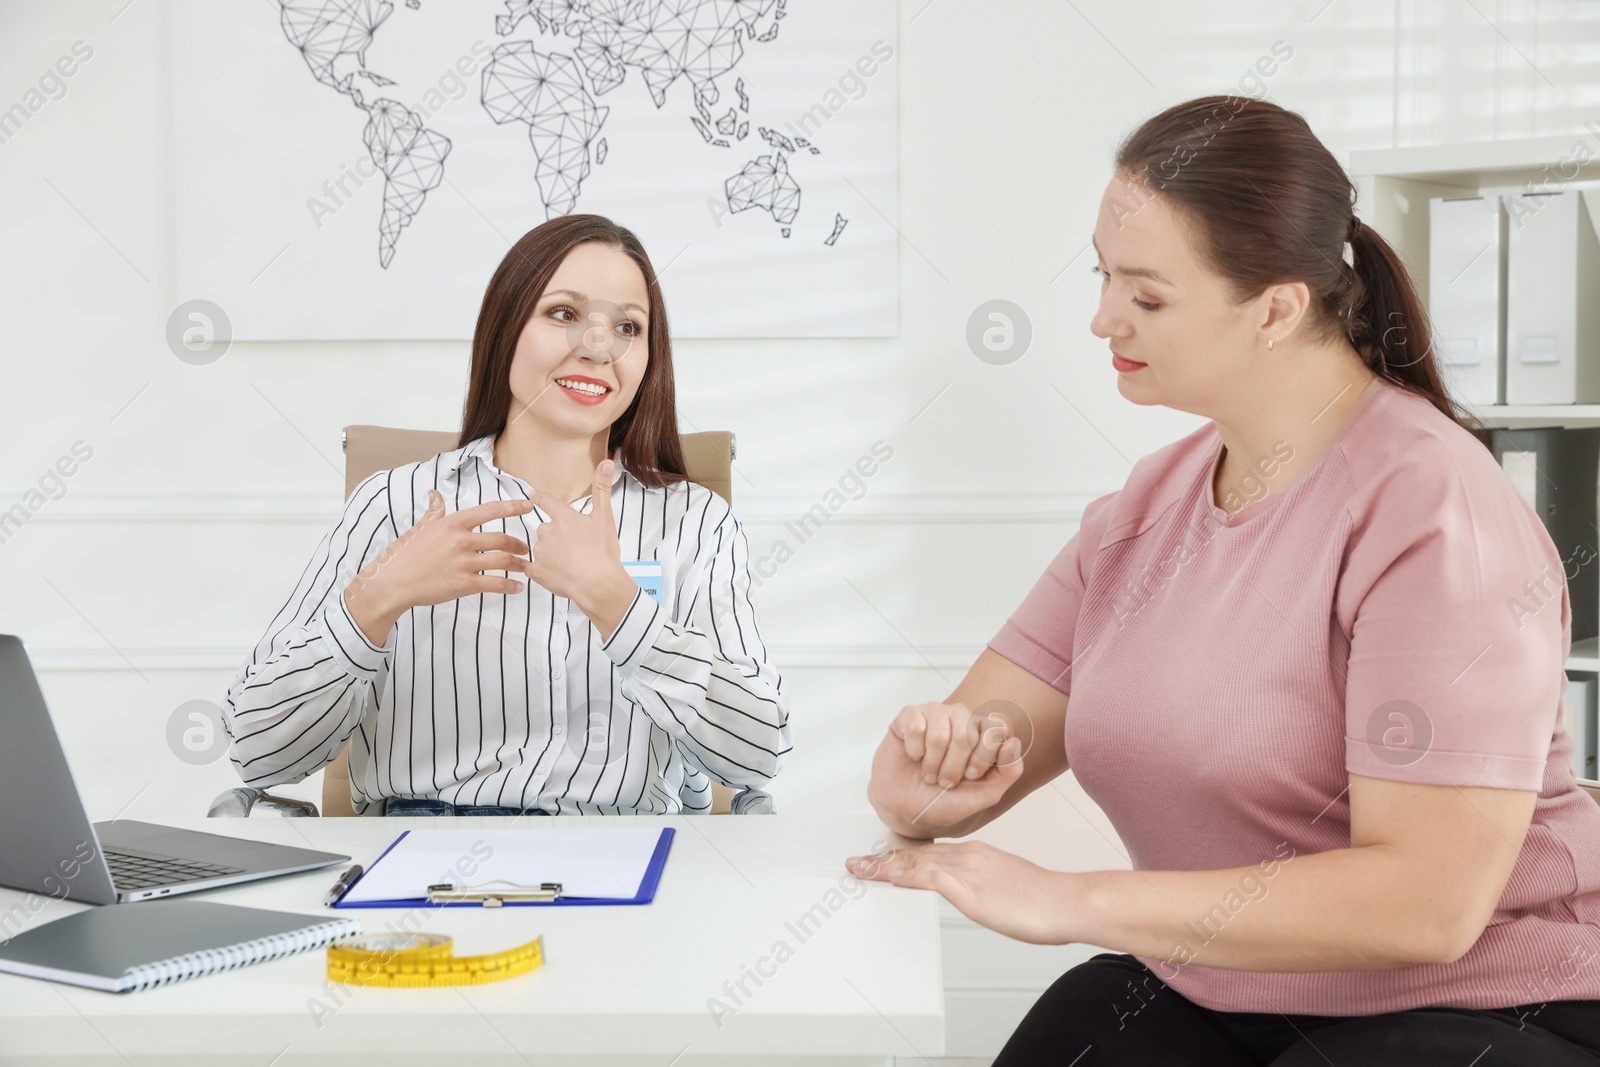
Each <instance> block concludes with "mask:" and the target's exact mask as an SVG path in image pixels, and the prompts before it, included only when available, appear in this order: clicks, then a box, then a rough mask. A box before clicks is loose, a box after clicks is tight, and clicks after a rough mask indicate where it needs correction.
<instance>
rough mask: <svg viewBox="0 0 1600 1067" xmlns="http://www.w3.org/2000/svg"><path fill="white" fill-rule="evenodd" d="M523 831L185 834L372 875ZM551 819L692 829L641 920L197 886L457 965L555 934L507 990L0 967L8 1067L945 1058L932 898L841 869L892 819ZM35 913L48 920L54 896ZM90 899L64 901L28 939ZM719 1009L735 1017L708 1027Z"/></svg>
mask: <svg viewBox="0 0 1600 1067" xmlns="http://www.w3.org/2000/svg"><path fill="white" fill-rule="evenodd" d="M512 821H513V820H511V819H499V818H484V819H432V818H415V819H404V818H395V819H375V818H373V819H368V818H345V819H275V818H255V819H248V820H243V819H238V820H234V819H211V820H206V819H195V820H192V821H188V822H185V823H183V824H182V825H185V826H188V827H190V828H192V829H197V830H208V831H211V832H214V833H229V834H235V835H239V836H247V837H253V838H257V839H259V840H264V841H277V842H281V843H283V844H299V845H309V846H310V847H313V848H322V849H328V850H331V851H336V852H346V853H349V854H350V855H351V856H353V857H355V860H356V861H357V862H362V863H370V862H371V861H372V860H373V859H375V858H376V857H377V855H378V854H379V853H380V852H381V851H382V850H383V848H384V847H385V846H386V845H387V844H388V843H389V842H390V841H391V840H393V838H394V837H395V836H396V835H397V834H399V832H400V831H401V830H404V829H407V828H416V829H425V828H443V827H447V826H463V825H472V826H480V825H481V826H483V827H485V828H488V827H494V826H505V825H509V824H511V823H512ZM521 825H527V822H526V820H524V821H523V822H522V823H521ZM537 825H538V826H539V827H541V828H543V827H571V826H594V825H604V826H617V825H650V826H661V825H669V826H675V827H677V830H678V832H677V835H676V840H675V841H674V843H673V846H672V853H671V855H670V857H669V859H668V861H667V867H666V871H665V874H664V875H663V877H662V880H661V885H660V888H659V890H658V892H657V894H656V899H655V901H654V903H652V904H649V905H642V906H621V907H615V906H613V907H565V908H562V907H555V908H550V907H515V908H502V909H477V908H443V909H432V908H419V909H411V910H407V909H383V910H369V909H338V910H330V909H324V908H322V907H321V906H320V902H321V899H322V896H323V894H324V893H325V892H326V891H327V889H328V887H329V886H330V885H331V884H332V883H333V880H334V878H335V877H336V875H337V873H338V872H339V871H340V870H342V869H343V868H342V867H335V868H329V869H327V870H324V871H316V872H311V873H307V874H299V875H290V876H287V877H283V878H276V879H271V880H268V881H264V882H256V883H251V884H248V885H243V886H232V887H228V888H225V889H220V890H213V891H210V892H206V893H200V894H196V895H195V899H208V900H218V901H226V902H231V903H237V904H245V905H251V906H256V907H267V908H279V909H283V910H288V911H298V912H305V913H308V914H317V915H323V916H325V915H329V914H336V915H341V916H351V917H354V918H356V919H358V920H359V921H360V922H361V924H362V930H363V932H366V933H377V932H381V931H383V930H384V929H386V928H392V927H393V926H394V925H397V924H399V923H400V921H401V920H402V918H403V917H409V918H408V926H407V928H409V929H420V930H426V931H431V932H435V933H445V934H449V935H451V936H452V937H454V938H455V950H456V952H457V953H458V954H461V955H475V954H478V953H483V952H490V951H495V950H498V949H503V948H508V947H510V946H513V945H517V944H521V943H523V942H525V941H528V940H530V939H532V938H533V937H535V936H540V935H542V936H543V937H544V948H545V960H546V962H545V965H544V966H543V967H542V968H540V969H538V970H536V971H533V972H532V973H530V974H526V975H522V976H519V977H517V978H512V979H509V980H507V981H504V982H499V983H493V984H489V985H481V986H463V987H455V988H444V989H400V990H389V989H376V988H371V987H360V986H350V987H338V986H334V985H332V984H330V983H329V982H328V980H327V974H326V969H325V968H326V957H325V953H324V952H322V951H320V950H318V951H313V952H305V953H300V954H298V955H295V956H290V957H287V958H285V959H279V960H273V961H270V962H267V963H260V964H253V965H251V966H248V967H243V968H239V969H238V970H234V971H230V972H227V973H224V974H220V975H215V976H212V977H208V978H199V979H191V980H188V981H183V982H178V983H175V984H173V985H170V986H164V987H161V988H158V989H153V990H147V991H145V992H141V993H131V994H123V995H117V994H111V993H101V992H97V991H94V990H89V989H81V988H78V987H75V986H66V985H58V984H55V983H51V982H43V981H36V980H31V979H26V978H19V977H16V976H12V975H0V1063H4V1062H6V1061H8V1060H9V1061H13V1062H15V1061H18V1060H20V1059H22V1058H24V1057H26V1058H29V1061H30V1062H32V1058H33V1057H40V1058H50V1059H57V1058H63V1059H80V1058H81V1059H84V1060H85V1061H87V1059H89V1058H106V1060H107V1061H108V1062H118V1063H122V1062H128V1061H129V1060H134V1059H136V1058H137V1057H141V1056H185V1055H190V1056H200V1055H206V1056H207V1057H208V1058H214V1057H215V1056H216V1054H218V1053H223V1052H225V1053H229V1054H231V1055H234V1056H238V1057H245V1058H248V1060H249V1061H250V1062H253V1063H256V1064H261V1065H265V1064H267V1063H269V1062H273V1063H276V1064H282V1065H287V1064H290V1063H294V1062H296V1061H299V1062H303V1063H309V1062H314V1061H316V1060H320V1059H323V1058H325V1057H326V1058H328V1059H329V1060H330V1061H331V1059H332V1058H333V1057H341V1058H342V1059H343V1061H344V1062H347V1063H348V1062H350V1058H351V1057H352V1055H359V1054H374V1055H377V1054H381V1055H383V1056H384V1058H385V1059H386V1061H387V1062H390V1063H395V1062H401V1061H407V1060H409V1057H410V1056H416V1057H418V1058H419V1059H418V1062H422V1059H423V1058H426V1059H431V1060H432V1061H433V1062H445V1061H442V1060H440V1059H439V1058H438V1057H439V1056H440V1055H442V1054H446V1053H452V1054H456V1055H460V1054H472V1055H477V1056H481V1057H484V1058H485V1059H486V1060H488V1061H493V1060H495V1059H497V1058H501V1057H506V1058H509V1060H510V1061H512V1062H519V1063H520V1062H540V1061H541V1060H543V1059H544V1057H547V1056H548V1057H553V1058H554V1060H553V1061H559V1062H566V1063H573V1062H583V1061H582V1060H580V1059H577V1058H575V1054H606V1055H607V1056H608V1057H617V1058H615V1059H612V1058H608V1059H607V1060H606V1061H605V1062H607V1063H612V1062H615V1063H623V1062H632V1061H634V1060H637V1061H638V1062H650V1063H655V1064H658V1065H661V1067H665V1065H666V1064H668V1063H669V1062H670V1063H673V1064H674V1065H675V1067H685V1065H687V1064H689V1063H692V1062H712V1063H714V1062H718V1060H719V1059H720V1058H722V1057H728V1059H727V1060H724V1061H723V1062H730V1063H731V1062H736V1061H738V1060H744V1061H745V1062H748V1060H749V1058H750V1057H752V1056H756V1055H761V1056H766V1055H774V1054H782V1055H785V1056H788V1057H794V1058H795V1059H794V1061H793V1062H801V1061H802V1060H803V1059H810V1058H812V1057H817V1058H822V1059H827V1058H837V1059H835V1062H843V1061H846V1060H848V1059H850V1058H861V1059H862V1061H863V1062H864V1061H866V1060H867V1059H872V1058H876V1059H879V1060H880V1061H881V1059H882V1058H883V1057H888V1056H908V1057H916V1056H921V1057H927V1056H937V1055H939V1054H940V1053H942V1051H943V1048H944V1000H943V989H942V976H941V970H940V958H939V919H938V910H937V907H936V902H937V897H936V896H935V895H934V894H932V893H928V892H925V891H919V890H909V889H900V888H897V887H894V886H890V885H887V884H885V883H865V882H857V881H855V880H854V879H853V878H851V877H850V876H849V874H848V873H847V872H846V871H845V870H844V866H843V860H844V857H845V856H848V855H853V854H865V853H868V852H871V851H873V849H874V846H875V845H877V844H878V843H879V842H881V841H882V840H883V838H884V837H885V836H886V833H885V831H884V829H883V827H882V826H881V825H880V824H879V823H878V821H877V820H876V819H874V818H872V817H870V816H845V815H833V816H800V815H744V816H673V817H666V818H656V819H652V818H645V817H618V818H594V817H563V818H559V819H548V820H544V819H541V820H539V821H538V823H537ZM25 896H26V895H25V894H22V893H18V892H14V891H12V890H8V889H0V914H6V913H14V911H15V909H16V908H17V907H19V906H26V902H25V900H24V898H25ZM32 906H33V907H34V908H36V909H37V908H38V906H39V898H38V897H34V898H33V904H32ZM120 906H123V907H137V906H138V905H120ZM78 907H79V905H73V904H63V903H61V902H58V901H50V902H48V903H47V904H46V905H45V906H44V907H43V908H42V909H39V910H37V913H36V914H33V915H32V918H31V919H30V920H28V921H29V925H32V924H34V923H38V922H44V921H47V920H48V919H50V918H53V917H59V916H60V915H65V914H67V913H69V912H70V911H72V910H76V908H78ZM806 916H809V918H806V919H805V920H804V921H802V917H806ZM752 975H755V976H756V977H754V978H753V977H750V976H752ZM741 979H742V980H743V985H744V991H745V992H744V993H741V992H740V991H739V990H738V988H737V986H738V984H739V982H740V981H741ZM758 981H759V985H758ZM745 994H748V995H745ZM712 998H716V999H717V1000H719V1001H721V1003H722V1005H723V1006H725V1008H726V1009H728V1010H729V1011H731V1014H722V1015H721V1017H720V1018H714V1017H713V1009H714V1008H716V1005H715V1004H714V1003H713V1002H712ZM718 1011H719V1012H720V1011H721V1009H718ZM408 1054H409V1055H408ZM274 1057H279V1058H278V1059H276V1060H274ZM675 1057H677V1058H676V1059H675ZM125 1058H126V1059H125ZM57 1061H58V1062H61V1060H57ZM480 1062H482V1061H480ZM595 1062H598V1061H595Z"/></svg>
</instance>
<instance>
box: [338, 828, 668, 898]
mask: <svg viewBox="0 0 1600 1067" xmlns="http://www.w3.org/2000/svg"><path fill="white" fill-rule="evenodd" d="M410 832H411V831H410V830H405V831H402V832H401V834H400V836H399V837H397V838H395V839H394V840H393V841H391V842H389V847H388V848H386V849H384V850H383V852H382V854H381V855H379V856H378V858H377V859H375V860H373V861H372V864H371V866H369V867H367V868H366V869H365V870H363V871H362V872H361V878H365V877H366V876H367V875H368V874H369V873H371V872H372V870H373V869H374V868H376V867H377V866H378V864H380V863H382V862H383V857H384V856H387V855H388V854H389V853H390V852H392V851H394V847H395V846H396V845H398V844H399V843H400V842H402V841H404V840H405V839H406V835H407V834H409V833H410ZM676 834H677V830H675V829H673V828H672V827H670V826H664V827H662V828H661V837H660V839H659V840H657V841H656V850H655V852H653V853H652V854H651V856H650V865H649V866H648V867H646V868H645V872H644V878H643V879H642V880H641V881H640V882H639V891H638V892H637V893H635V894H634V895H633V896H632V897H567V896H563V897H558V898H557V899H555V900H508V901H506V902H505V903H504V904H502V905H501V907H506V908H522V907H534V908H544V907H551V906H559V905H562V904H573V905H599V904H648V903H650V902H651V901H653V900H654V899H655V898H656V886H657V885H659V884H660V883H661V872H662V871H663V870H664V869H665V868H666V866H667V853H668V852H670V851H672V839H673V837H674V836H675V835H676ZM361 878H357V879H356V880H355V881H353V882H351V883H350V885H349V886H348V887H346V889H345V891H344V892H343V893H341V894H340V895H339V899H338V900H336V901H334V903H333V906H334V907H336V908H417V907H422V908H481V907H483V905H482V904H480V903H478V902H477V901H473V900H456V901H449V902H447V903H439V904H435V903H432V902H431V901H429V900H428V898H427V897H425V896H422V897H407V898H401V899H397V900H363V901H357V902H351V903H348V904H347V903H345V897H347V896H349V895H350V890H352V889H354V888H355V887H356V886H358V885H360V884H361Z"/></svg>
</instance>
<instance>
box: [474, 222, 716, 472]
mask: <svg viewBox="0 0 1600 1067" xmlns="http://www.w3.org/2000/svg"><path fill="white" fill-rule="evenodd" d="M591 243H593V244H602V245H606V246H608V247H610V248H616V249H620V250H621V251H623V252H625V253H627V255H628V257H629V258H630V259H632V260H633V261H634V263H635V264H637V265H638V267H639V271H640V273H642V274H643V275H644V283H645V288H646V289H648V290H649V293H650V306H649V309H648V314H649V345H648V347H647V349H646V351H647V353H648V361H647V363H646V366H645V371H644V377H643V379H641V381H640V382H639V391H638V392H637V393H636V394H634V398H633V403H631V404H629V405H628V410H626V411H624V412H623V413H622V414H621V415H620V416H619V417H618V418H617V421H615V422H613V423H612V424H611V431H610V434H609V436H608V440H607V445H606V451H607V453H608V454H609V453H615V452H616V451H617V449H618V448H620V449H622V465H623V466H624V467H626V468H627V470H628V471H629V472H630V473H631V474H632V475H633V476H634V477H635V478H637V479H639V481H641V482H643V483H644V484H645V485H648V486H651V487H653V488H661V487H663V486H668V485H672V484H673V483H675V482H682V481H687V480H688V477H689V475H688V470H687V468H686V467H685V465H684V461H683V445H682V443H681V441H680V440H679V438H678V405H677V399H676V395H675V393H674V390H673V384H672V339H671V337H670V335H669V334H668V332H667V309H666V305H665V304H664V303H663V301H662V299H661V286H660V284H658V283H657V281H656V272H655V268H654V267H652V266H651V265H650V257H649V256H648V255H646V254H645V250H644V245H642V244H640V243H639V238H637V237H635V236H634V235H633V232H632V231H631V230H628V229H626V228H625V227H622V226H618V225H617V224H616V223H614V222H612V221H611V220H610V219H608V218H605V217H603V216H601V215H563V216H562V217H560V218H555V219H551V220H550V221H548V222H544V223H541V224H539V225H538V226H535V227H534V228H533V229H531V230H529V231H528V232H527V233H525V234H523V235H522V239H521V240H519V241H518V242H517V243H516V244H514V245H512V246H511V251H509V252H507V253H506V256H505V258H504V259H502V260H501V261H500V266H499V267H497V268H495V272H494V277H492V278H490V279H489V287H488V288H487V289H486V290H484V294H483V306H482V307H481V308H479V310H478V325H477V328H476V329H475V330H474V331H473V333H472V375H471V378H470V381H469V383H468V386H467V402H466V406H465V409H464V410H463V412H462V415H461V438H460V440H459V441H458V442H457V447H462V446H464V445H466V444H467V443H468V442H469V441H475V440H477V439H478V438H480V437H484V436H486V435H489V434H495V435H498V434H500V433H501V432H502V431H503V430H505V428H506V418H507V416H508V414H509V412H510V410H511V401H512V396H511V359H512V356H513V355H514V354H515V353H516V350H517V339H518V338H519V337H520V336H522V328H523V326H525V325H526V324H527V322H528V319H529V318H530V317H531V316H532V315H533V310H534V308H535V306H537V304H538V303H539V298H540V297H542V296H543V295H544V291H545V289H547V288H548V287H549V285H550V279H551V277H552V276H553V275H554V274H555V272H556V268H558V267H560V266H561V261H562V260H564V259H566V258H567V253H569V252H571V251H572V250H573V249H574V248H576V247H578V246H579V245H582V244H591Z"/></svg>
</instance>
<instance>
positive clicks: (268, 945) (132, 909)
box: [0, 900, 361, 993]
mask: <svg viewBox="0 0 1600 1067" xmlns="http://www.w3.org/2000/svg"><path fill="white" fill-rule="evenodd" d="M360 932H361V925H360V923H358V922H356V921H355V920H354V919H323V918H321V917H319V916H314V915H297V914H294V913H293V912H286V911H265V910H263V909H261V908H241V907H239V906H237V905H234V904H216V903H213V902H211V901H208V900H152V901H148V902H143V903H138V904H108V905H105V906H103V907H98V908H89V909H87V910H85V911H80V912H78V913H76V914H74V915H68V916H66V917H65V918H61V919H56V920H54V921H52V922H47V923H42V924H40V925H38V926H35V927H33V928H32V929H28V930H24V931H23V932H22V933H20V934H18V935H17V936H16V937H13V938H12V939H11V940H9V941H0V971H4V972H9V973H11V974H20V975H25V976H27V977H29V978H45V979H49V980H50V981H52V982H67V983H70V984H72V985H81V986H87V987H88V988H90V989H103V990H106V991H107V992H110V993H128V992H132V991H134V990H139V989H149V988H151V987H152V986H158V985H165V984H167V983H168V982H176V981H179V980H180V979H184V978H199V977H201V976H203V975H207V974H215V973H217V972H218V971H227V970H232V969H233V968H235V967H242V966H244V965H245V964H249V963H260V962H262V961H263V960H271V959H276V958H278V957H279V956H288V955H291V954H293V953H296V952H304V951H306V950H307V949H313V948H321V947H323V946H324V945H327V944H329V943H330V942H333V941H337V940H338V939H339V938H341V937H348V936H349V935H351V934H359V933H360Z"/></svg>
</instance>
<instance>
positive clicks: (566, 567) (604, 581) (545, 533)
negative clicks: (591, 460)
mask: <svg viewBox="0 0 1600 1067" xmlns="http://www.w3.org/2000/svg"><path fill="white" fill-rule="evenodd" d="M615 467H616V464H615V462H614V461H612V460H609V459H607V460H602V461H601V463H600V465H599V466H598V467H596V468H595V472H594V485H593V487H592V491H591V498H592V499H593V501H594V507H593V508H592V509H590V513H589V514H587V515H584V514H582V513H581V512H577V511H574V510H572V505H571V504H568V503H566V502H564V501H561V500H559V499H557V498H556V497H555V496H553V495H551V494H550V493H547V492H545V491H544V490H542V489H535V490H534V491H533V502H534V503H535V504H537V505H538V506H539V508H540V509H541V510H543V511H544V512H545V513H547V514H548V515H549V516H550V521H549V522H546V523H543V524H542V525H540V527H539V530H538V533H537V536H536V537H535V539H534V551H533V553H532V557H531V558H530V559H529V560H528V561H527V563H525V564H523V565H522V571H523V573H525V574H526V575H527V576H528V577H529V578H531V579H533V580H534V581H535V582H537V583H538V584H539V585H540V586H541V587H543V588H545V589H548V590H549V591H550V592H552V593H554V594H555V595H556V596H564V597H567V598H569V599H570V600H572V602H573V603H575V604H577V605H578V609H579V610H580V611H582V612H583V613H584V614H585V615H586V616H588V618H589V621H590V622H592V623H594V624H595V626H596V627H597V628H598V629H599V631H600V637H601V639H602V640H610V638H611V635H612V634H613V633H615V632H616V629H617V627H618V626H619V625H621V624H622V618H623V616H624V615H626V614H627V613H628V608H629V606H630V605H632V603H633V599H634V597H635V596H636V595H637V594H638V592H639V586H638V585H637V584H636V583H635V582H634V580H633V579H632V578H630V577H629V576H628V572H627V571H626V570H625V569H623V566H622V545H621V543H620V542H619V541H618V540H617V520H616V518H615V517H614V516H613V515H612V512H611V477H612V472H613V470H614V469H615Z"/></svg>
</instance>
